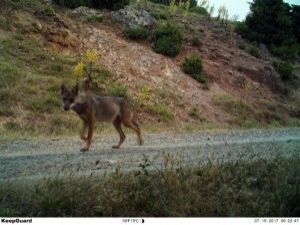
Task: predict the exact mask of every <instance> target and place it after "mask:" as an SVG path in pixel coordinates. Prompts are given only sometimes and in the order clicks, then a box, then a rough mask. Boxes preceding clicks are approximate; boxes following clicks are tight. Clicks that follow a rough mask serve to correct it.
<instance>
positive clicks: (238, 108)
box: [212, 95, 256, 126]
mask: <svg viewBox="0 0 300 225" xmlns="http://www.w3.org/2000/svg"><path fill="white" fill-rule="evenodd" d="M212 101H213V103H214V104H215V105H218V106H220V107H221V108H222V109H223V110H224V111H226V112H228V113H230V114H232V115H233V116H235V120H234V121H232V122H233V123H235V124H238V125H240V126H243V125H245V124H246V123H248V122H247V121H249V120H251V119H253V118H255V116H256V114H255V112H254V110H252V108H251V107H250V106H249V105H247V104H246V103H245V102H243V101H241V100H237V99H235V98H234V97H232V96H230V95H215V96H214V97H213V99H212ZM247 126H249V125H247Z"/></svg>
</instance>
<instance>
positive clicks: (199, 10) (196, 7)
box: [190, 6, 208, 16]
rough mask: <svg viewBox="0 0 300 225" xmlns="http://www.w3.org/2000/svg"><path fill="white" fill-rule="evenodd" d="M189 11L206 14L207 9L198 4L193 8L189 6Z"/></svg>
mask: <svg viewBox="0 0 300 225" xmlns="http://www.w3.org/2000/svg"><path fill="white" fill-rule="evenodd" d="M190 12H193V13H197V14H200V15H204V16H207V15H208V12H207V10H206V9H205V8H203V7H200V6H195V7H193V8H190Z"/></svg>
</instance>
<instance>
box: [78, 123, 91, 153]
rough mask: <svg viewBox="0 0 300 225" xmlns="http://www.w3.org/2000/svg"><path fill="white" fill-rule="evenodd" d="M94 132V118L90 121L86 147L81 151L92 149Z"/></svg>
mask: <svg viewBox="0 0 300 225" xmlns="http://www.w3.org/2000/svg"><path fill="white" fill-rule="evenodd" d="M93 132H94V120H91V121H90V122H89V123H88V136H87V138H86V147H85V148H82V149H81V150H80V151H82V152H86V151H88V150H89V149H90V146H91V142H92V138H93Z"/></svg>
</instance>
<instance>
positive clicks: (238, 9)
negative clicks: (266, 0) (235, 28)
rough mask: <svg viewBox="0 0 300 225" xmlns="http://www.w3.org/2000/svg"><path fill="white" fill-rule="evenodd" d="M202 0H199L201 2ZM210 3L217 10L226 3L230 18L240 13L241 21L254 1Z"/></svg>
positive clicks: (290, 0)
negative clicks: (250, 3)
mask: <svg viewBox="0 0 300 225" xmlns="http://www.w3.org/2000/svg"><path fill="white" fill-rule="evenodd" d="M200 1H201V0H198V2H200ZM209 2H210V5H215V11H217V9H218V8H219V6H221V5H225V6H226V8H227V9H228V11H229V18H231V17H232V16H233V15H238V16H239V19H238V20H240V21H242V20H244V19H245V17H246V15H247V14H248V12H249V11H250V9H249V4H248V2H252V0H209ZM284 2H287V3H289V4H294V5H300V0H285V1H284Z"/></svg>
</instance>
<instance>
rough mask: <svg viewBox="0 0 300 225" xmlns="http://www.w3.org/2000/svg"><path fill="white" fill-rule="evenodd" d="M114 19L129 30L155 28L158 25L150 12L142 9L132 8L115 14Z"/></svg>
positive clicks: (129, 7)
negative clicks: (141, 27)
mask: <svg viewBox="0 0 300 225" xmlns="http://www.w3.org/2000/svg"><path fill="white" fill-rule="evenodd" d="M112 17H113V19H114V20H115V21H117V22H119V23H121V24H122V25H123V26H125V27H129V28H137V27H140V26H143V27H153V26H154V25H155V23H156V20H155V19H154V17H153V16H151V14H150V13H149V12H147V11H146V10H142V9H140V10H138V9H135V8H133V7H131V6H127V7H125V8H124V9H120V10H118V11H116V12H113V14H112Z"/></svg>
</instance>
